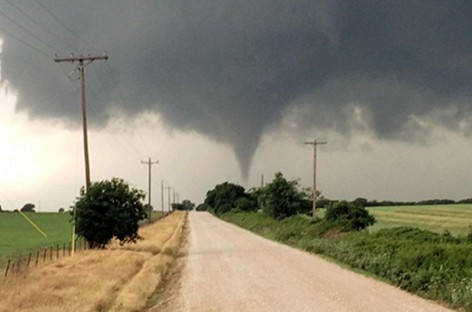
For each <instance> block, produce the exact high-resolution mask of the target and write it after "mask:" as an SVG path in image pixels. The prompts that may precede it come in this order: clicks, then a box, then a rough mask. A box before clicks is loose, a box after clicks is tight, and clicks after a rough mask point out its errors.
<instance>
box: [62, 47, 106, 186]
mask: <svg viewBox="0 0 472 312" xmlns="http://www.w3.org/2000/svg"><path fill="white" fill-rule="evenodd" d="M95 60H108V55H106V54H104V55H102V56H91V55H90V54H89V55H87V56H83V55H80V56H78V57H76V56H74V55H71V56H70V57H65V58H57V57H56V58H55V59H54V62H56V63H61V62H69V63H78V69H79V72H80V90H81V92H80V94H81V99H82V123H83V132H84V158H85V189H86V191H88V190H89V187H90V161H89V150H88V136H87V105H86V98H85V66H87V65H89V64H90V63H92V62H93V61H95Z"/></svg>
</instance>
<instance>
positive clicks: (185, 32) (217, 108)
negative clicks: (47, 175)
mask: <svg viewBox="0 0 472 312" xmlns="http://www.w3.org/2000/svg"><path fill="white" fill-rule="evenodd" d="M41 2H42V3H44V4H45V5H46V7H47V8H50V9H51V11H52V12H53V13H54V14H55V15H57V16H58V17H59V18H60V19H61V20H62V21H64V22H67V25H69V27H70V28H71V29H72V30H74V31H75V32H76V33H77V34H79V35H80V37H81V38H82V39H80V38H78V37H77V36H74V35H73V34H72V33H71V32H69V31H68V30H67V29H64V27H63V25H60V24H59V23H58V22H57V20H55V19H54V18H53V17H51V16H50V15H49V14H48V12H47V11H45V10H44V9H43V8H41V7H39V6H38V5H37V3H36V5H35V2H32V3H29V4H27V2H26V1H24V2H21V1H19V2H18V3H19V5H20V4H21V7H23V8H24V10H25V11H27V12H29V13H30V14H31V15H32V16H35V17H36V18H37V19H38V20H40V21H41V22H42V23H43V24H44V25H47V26H48V28H49V29H51V31H54V33H55V34H56V35H57V36H58V37H60V38H62V40H58V39H57V38H55V37H53V36H52V35H51V34H50V33H47V32H45V31H44V30H42V29H41V28H39V27H37V26H32V27H33V31H34V33H35V34H37V36H39V37H40V38H42V39H44V40H45V41H46V42H48V43H50V45H52V46H53V47H55V48H56V47H57V48H56V49H57V51H56V52H57V53H58V54H60V55H61V54H62V55H64V54H68V52H69V51H82V52H93V53H101V50H102V49H103V50H105V49H106V50H108V51H109V54H110V60H109V61H108V65H105V64H103V63H104V62H97V63H94V64H92V65H90V67H88V68H87V73H88V74H87V75H88V76H87V77H90V78H89V80H88V83H89V86H92V87H91V88H93V92H92V94H90V92H89V99H90V100H89V102H90V103H91V104H90V106H89V107H90V108H89V109H90V111H91V116H90V118H91V119H92V122H93V123H94V124H95V125H96V126H100V125H104V124H106V121H107V118H108V116H109V114H111V113H116V111H119V112H121V113H125V114H128V115H136V114H139V113H142V112H146V111H155V112H159V113H160V114H162V115H163V116H164V120H165V121H166V122H167V123H168V124H169V125H171V126H173V127H176V128H180V129H183V130H196V131H199V132H201V133H204V134H206V135H208V136H210V137H212V138H213V139H215V140H217V141H220V142H224V143H227V144H231V145H232V146H233V148H234V150H235V153H236V155H237V157H238V159H239V161H240V164H241V168H242V172H243V175H245V176H247V173H248V170H249V167H250V162H251V158H252V156H253V154H254V151H255V149H256V148H257V145H258V143H259V139H260V137H261V135H262V134H263V132H264V130H266V129H267V128H268V126H271V125H272V126H273V125H277V123H278V122H279V121H280V119H281V118H282V116H283V114H284V113H285V112H286V111H287V110H288V109H289V108H290V107H293V106H294V105H305V106H306V107H308V110H305V115H304V116H302V117H303V118H299V119H298V120H299V122H300V123H301V124H300V125H299V126H300V127H301V128H303V127H313V126H315V127H318V128H321V129H323V128H324V129H334V130H337V131H340V132H346V133H347V132H348V131H349V129H348V127H346V124H348V119H349V116H346V114H344V115H343V114H340V113H339V114H338V112H345V111H346V110H345V108H346V107H349V106H352V105H357V106H358V107H361V108H362V111H363V112H367V114H368V116H369V120H370V124H371V127H372V130H373V131H375V133H376V134H377V135H378V136H380V137H384V138H392V137H395V136H397V135H398V134H399V133H402V131H404V129H405V127H406V126H407V125H408V122H409V117H410V116H412V115H418V116H422V115H430V114H433V113H435V112H438V111H446V110H448V109H452V108H453V111H455V112H456V113H455V115H454V116H456V115H457V116H462V117H464V116H468V115H469V114H470V108H471V104H470V99H471V89H470V82H471V81H472V79H471V78H472V43H471V39H470V38H471V30H472V19H471V18H470V16H472V4H470V2H468V1H443V0H438V1H354V0H352V1H328V0H320V1H314V0H310V1H302V0H299V1H297V0H292V1H275V0H270V1H263V0H260V1H229V0H228V1H198V0H197V1H182V0H172V1H133V2H124V1H122V2H120V3H119V4H118V3H117V1H111V0H108V1H74V2H70V3H68V5H67V7H62V6H61V7H59V6H57V5H54V2H53V1H46V0H42V1H41ZM3 9H4V12H6V14H9V16H12V17H14V18H15V20H17V21H18V22H22V23H23V22H24V23H26V24H27V25H32V22H31V20H28V19H27V18H26V17H25V16H24V15H21V14H19V13H18V12H16V11H15V10H14V9H13V8H11V7H8V4H4V7H3ZM0 24H1V27H2V28H4V29H9V30H10V32H15V25H12V24H10V23H8V21H5V20H2V22H1V23H0ZM15 33H17V34H18V36H20V37H21V38H26V39H25V40H27V41H28V42H30V43H31V44H33V45H34V46H37V47H40V48H41V50H42V51H48V52H51V53H53V51H50V50H51V49H49V48H48V47H45V46H44V44H43V43H42V42H38V41H37V40H35V39H34V38H30V37H28V34H24V33H21V31H20V30H17V31H16V32H15ZM92 48H93V49H92ZM76 54H78V52H76ZM61 66H65V65H58V64H54V63H53V62H52V60H51V59H47V58H45V57H44V56H43V55H40V54H38V53H36V52H35V51H33V50H31V49H28V48H27V47H25V46H24V45H22V43H20V42H18V41H17V40H14V39H12V38H10V37H9V36H8V35H5V42H4V46H3V53H2V77H3V78H4V79H7V80H9V81H10V83H11V84H12V85H13V86H14V88H16V89H17V90H18V92H19V102H18V109H19V110H26V111H28V112H29V114H30V115H31V116H32V117H36V116H39V117H46V118H50V117H58V118H61V119H64V120H68V121H69V122H73V123H74V120H77V116H76V114H77V108H76V107H75V106H74V105H75V103H76V102H77V101H78V100H77V99H78V94H77V92H76V91H75V90H74V89H73V87H71V86H72V85H74V84H71V82H70V81H68V79H67V78H66V75H65V73H64V71H63V69H61V68H60V67H61ZM70 69H71V68H70V67H69V68H68V70H70ZM71 103H72V104H71ZM297 103H298V104H297ZM300 103H302V104H300ZM74 107H75V108H74ZM343 116H344V117H343ZM451 116H452V115H451V114H449V115H448V118H444V120H443V122H444V123H445V124H446V125H448V126H450V127H452V128H458V125H457V124H456V122H457V119H456V118H455V117H454V116H453V117H451Z"/></svg>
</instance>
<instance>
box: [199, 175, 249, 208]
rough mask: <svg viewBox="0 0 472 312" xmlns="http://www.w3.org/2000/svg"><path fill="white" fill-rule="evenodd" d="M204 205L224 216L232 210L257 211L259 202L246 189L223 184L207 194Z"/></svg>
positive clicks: (226, 183) (231, 184) (235, 185)
mask: <svg viewBox="0 0 472 312" xmlns="http://www.w3.org/2000/svg"><path fill="white" fill-rule="evenodd" d="M204 204H205V205H206V207H207V208H208V209H209V210H211V211H213V212H214V213H215V214H217V215H219V214H223V213H226V212H228V211H230V210H232V209H236V208H237V209H240V210H244V211H252V210H257V202H256V200H255V199H254V198H253V197H252V196H251V195H250V194H247V193H246V192H245V190H244V188H243V187H242V186H240V185H237V184H233V183H228V182H225V183H222V184H218V185H216V186H215V188H214V189H213V190H210V191H208V192H207V195H206V198H205V202H204Z"/></svg>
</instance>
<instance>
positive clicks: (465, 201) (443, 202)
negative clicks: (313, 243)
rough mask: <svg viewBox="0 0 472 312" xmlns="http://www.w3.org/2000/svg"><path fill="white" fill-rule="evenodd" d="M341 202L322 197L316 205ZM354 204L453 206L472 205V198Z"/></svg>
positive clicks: (361, 200)
mask: <svg viewBox="0 0 472 312" xmlns="http://www.w3.org/2000/svg"><path fill="white" fill-rule="evenodd" d="M336 202H339V200H331V199H327V198H324V197H323V196H321V197H320V199H318V200H317V201H316V205H317V207H319V208H325V207H328V206H330V205H333V204H334V203H336ZM351 203H352V204H354V205H357V206H362V207H380V206H429V205H451V204H472V198H468V199H462V200H458V201H455V200H452V199H428V200H421V201H417V202H415V201H391V200H382V201H377V200H368V199H366V198H363V197H358V198H356V199H354V200H353V201H351Z"/></svg>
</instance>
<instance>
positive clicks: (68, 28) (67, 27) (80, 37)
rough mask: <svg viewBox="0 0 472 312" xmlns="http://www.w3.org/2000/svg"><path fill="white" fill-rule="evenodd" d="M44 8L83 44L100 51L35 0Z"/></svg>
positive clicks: (37, 0)
mask: <svg viewBox="0 0 472 312" xmlns="http://www.w3.org/2000/svg"><path fill="white" fill-rule="evenodd" d="M34 1H35V2H36V3H37V4H38V5H39V6H40V7H41V8H42V9H43V10H45V11H46V12H47V13H48V14H49V15H50V16H52V18H54V19H55V20H56V21H57V22H58V23H59V24H61V26H63V27H64V28H65V29H67V30H68V31H69V32H70V33H71V34H72V35H74V36H75V37H76V38H77V39H79V40H80V41H81V42H82V43H83V44H85V45H86V46H87V47H88V48H89V49H92V50H96V51H95V52H97V51H98V49H96V48H94V47H92V46H91V45H90V44H88V43H87V42H86V41H85V40H84V39H83V38H82V36H80V35H79V34H78V33H76V32H75V31H74V30H72V29H71V28H70V27H69V26H67V24H66V23H64V22H63V21H62V20H61V19H60V18H59V17H57V16H56V15H55V14H54V13H52V12H51V10H49V9H48V8H47V7H46V6H45V5H44V4H42V3H41V2H40V1H39V0H34Z"/></svg>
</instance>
